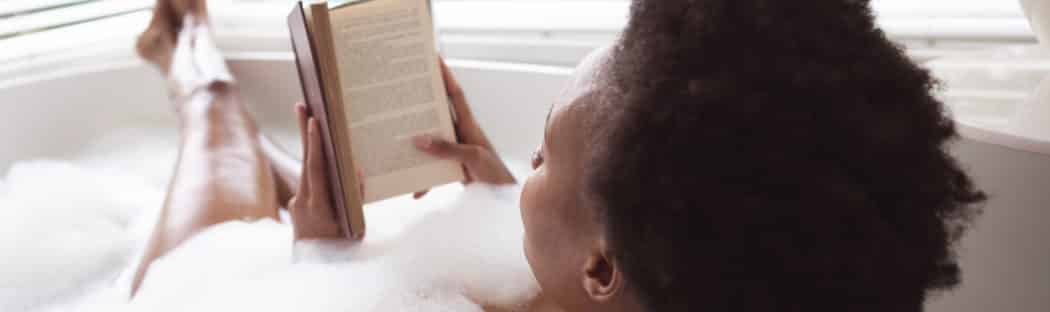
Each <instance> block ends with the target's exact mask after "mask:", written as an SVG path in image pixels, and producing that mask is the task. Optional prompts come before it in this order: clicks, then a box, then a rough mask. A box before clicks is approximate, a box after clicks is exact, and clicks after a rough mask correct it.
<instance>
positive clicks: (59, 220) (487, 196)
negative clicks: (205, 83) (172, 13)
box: [0, 130, 538, 312]
mask: <svg viewBox="0 0 1050 312" xmlns="http://www.w3.org/2000/svg"><path fill="white" fill-rule="evenodd" d="M143 133H157V132H155V131H154V132H149V131H138V130H136V131H121V132H118V134H117V135H115V136H113V137H110V138H106V139H103V140H100V141H99V142H102V143H99V144H101V145H102V146H103V147H97V146H96V147H94V148H91V149H89V150H90V153H91V155H87V156H84V157H81V158H79V159H77V160H76V161H65V162H55V161H50V162H24V163H20V164H17V165H15V166H13V167H12V168H11V170H10V171H9V172H8V174H7V176H6V177H5V178H2V179H0V220H6V221H7V222H8V223H12V222H11V221H13V226H7V227H0V258H2V259H4V260H3V262H4V263H3V265H2V266H0V311H223V310H233V311H245V310H251V311H264V312H265V311H274V312H276V311H289V310H291V311H480V310H481V307H482V306H499V307H504V308H513V307H517V306H520V305H522V304H523V303H524V302H527V301H528V300H529V299H530V298H532V297H533V296H535V294H536V292H537V289H538V288H537V286H536V282H535V281H534V279H533V277H532V273H531V271H530V270H529V267H528V264H527V263H526V262H525V258H524V255H523V252H522V248H521V238H522V225H521V220H520V216H519V213H518V208H517V197H518V190H517V188H516V187H508V188H494V187H487V186H481V185H473V186H469V187H465V188H464V187H461V186H458V185H450V186H446V187H441V188H437V189H435V190H433V191H432V192H431V194H430V195H428V196H427V198H425V199H423V200H421V201H414V200H412V199H410V198H406V197H401V198H397V199H394V200H390V201H385V202H381V203H377V204H375V205H370V206H369V207H367V208H366V216H367V220H368V221H369V233H368V237H367V239H366V241H365V242H363V243H360V244H357V245H355V246H352V247H347V246H342V245H334V246H333V245H326V244H309V243H307V244H302V245H299V246H296V248H293V246H292V233H291V228H290V226H289V225H288V224H287V223H281V222H275V221H271V220H264V221H256V222H229V223H224V224H221V225H217V226H214V227H211V228H209V229H207V230H205V231H204V232H202V233H201V234H199V235H197V236H195V237H194V238H193V239H191V240H189V241H187V242H185V243H184V244H183V245H181V246H180V247H179V248H177V249H176V250H174V251H172V252H171V253H169V254H168V255H167V256H166V257H164V258H162V259H160V260H158V261H156V262H154V264H153V265H152V267H151V269H150V271H149V274H148V277H147V279H146V282H145V283H144V284H143V286H142V288H141V289H140V292H139V294H138V296H136V298H135V299H134V300H131V301H129V300H128V299H127V291H128V284H129V283H128V282H129V280H130V273H131V272H132V271H133V269H132V268H131V265H132V264H133V263H135V262H136V260H135V258H136V256H137V255H138V254H139V253H140V252H141V248H142V244H143V242H144V240H145V239H146V238H147V237H148V235H149V230H150V228H151V226H152V223H153V221H154V220H155V216H156V212H157V210H158V208H159V207H160V205H161V204H162V200H163V191H164V187H165V185H166V180H167V176H166V175H170V173H171V170H172V169H171V168H172V165H173V163H172V161H173V160H174V157H173V155H174V148H173V147H172V146H170V145H168V144H167V143H168V142H174V140H171V138H170V137H164V136H153V137H150V136H149V135H146V136H144V135H143ZM114 137H116V138H117V139H114ZM156 142H165V143H162V144H158V143H156ZM96 145H98V144H96ZM106 146H109V147H112V148H105V147H106ZM162 181H163V182H162ZM303 250H313V252H303ZM293 252H297V253H298V255H296V256H295V257H293Z"/></svg>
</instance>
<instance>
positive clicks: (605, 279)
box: [583, 252, 625, 302]
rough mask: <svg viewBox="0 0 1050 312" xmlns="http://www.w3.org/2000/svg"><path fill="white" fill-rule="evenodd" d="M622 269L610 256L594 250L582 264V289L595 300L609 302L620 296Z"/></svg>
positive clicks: (622, 280) (621, 290)
mask: <svg viewBox="0 0 1050 312" xmlns="http://www.w3.org/2000/svg"><path fill="white" fill-rule="evenodd" d="M624 283H625V281H624V276H623V270H622V269H621V268H619V266H618V265H617V264H616V262H615V261H613V259H612V257H610V256H609V255H608V254H607V253H604V252H595V253H594V254H591V256H590V257H588V258H587V262H586V263H585V264H584V274H583V289H584V291H585V292H586V293H587V296H588V297H589V298H590V299H591V300H594V301H596V302H609V301H612V300H614V299H616V297H618V296H620V295H621V293H622V292H623V289H624Z"/></svg>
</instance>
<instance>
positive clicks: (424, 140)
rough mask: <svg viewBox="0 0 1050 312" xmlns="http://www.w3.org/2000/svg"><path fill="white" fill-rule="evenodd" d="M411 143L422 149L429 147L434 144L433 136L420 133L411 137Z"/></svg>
mask: <svg viewBox="0 0 1050 312" xmlns="http://www.w3.org/2000/svg"><path fill="white" fill-rule="evenodd" d="M412 144H415V145H416V147H418V148H422V149H430V147H431V146H433V145H434V138H433V137H431V136H429V135H425V134H424V135H420V136H416V137H414V138H412Z"/></svg>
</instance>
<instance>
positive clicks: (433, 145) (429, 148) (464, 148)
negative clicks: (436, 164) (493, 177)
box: [412, 135, 476, 163]
mask: <svg viewBox="0 0 1050 312" xmlns="http://www.w3.org/2000/svg"><path fill="white" fill-rule="evenodd" d="M412 144H414V145H415V146H416V148H418V149H419V150H420V151H423V152H424V153H427V154H430V155H432V156H434V157H438V158H446V159H455V160H457V161H459V162H461V163H466V162H467V161H468V160H470V159H471V158H472V157H474V156H475V155H474V154H475V153H476V149H475V148H473V146H471V145H467V144H457V143H452V142H449V141H445V140H442V139H440V138H436V137H434V136H431V135H420V136H417V137H414V138H412Z"/></svg>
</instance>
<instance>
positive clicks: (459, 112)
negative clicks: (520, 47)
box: [413, 60, 517, 198]
mask: <svg viewBox="0 0 1050 312" xmlns="http://www.w3.org/2000/svg"><path fill="white" fill-rule="evenodd" d="M440 63H441V75H442V76H443V77H444V78H445V92H446V93H447V94H448V98H449V101H450V102H452V108H453V109H454V110H455V112H456V134H457V135H458V136H459V141H460V142H459V143H455V142H448V141H445V140H442V139H440V138H435V137H432V136H420V137H416V138H414V139H413V143H415V145H416V148H418V149H420V150H421V151H423V152H425V153H427V154H430V155H432V156H434V157H438V158H443V159H452V160H456V161H458V162H460V163H461V164H463V169H464V171H465V173H466V180H465V181H463V183H464V184H469V183H471V182H475V181H476V182H481V183H488V184H514V183H517V181H516V180H515V179H514V176H513V175H511V173H510V170H508V169H507V166H506V165H505V164H503V161H502V160H500V158H499V155H496V151H495V149H494V148H493V147H492V143H490V142H489V139H488V138H487V137H485V132H484V131H482V130H481V126H479V125H478V122H477V120H476V119H474V113H473V112H471V111H470V106H469V105H467V98H466V96H465V95H464V94H463V89H462V88H460V86H459V82H457V81H456V78H455V77H453V76H452V72H451V71H450V70H449V69H448V66H446V65H445V61H444V60H441V61H440ZM426 192H427V191H421V192H416V194H415V197H416V198H420V197H422V196H423V195H424V194H426Z"/></svg>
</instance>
